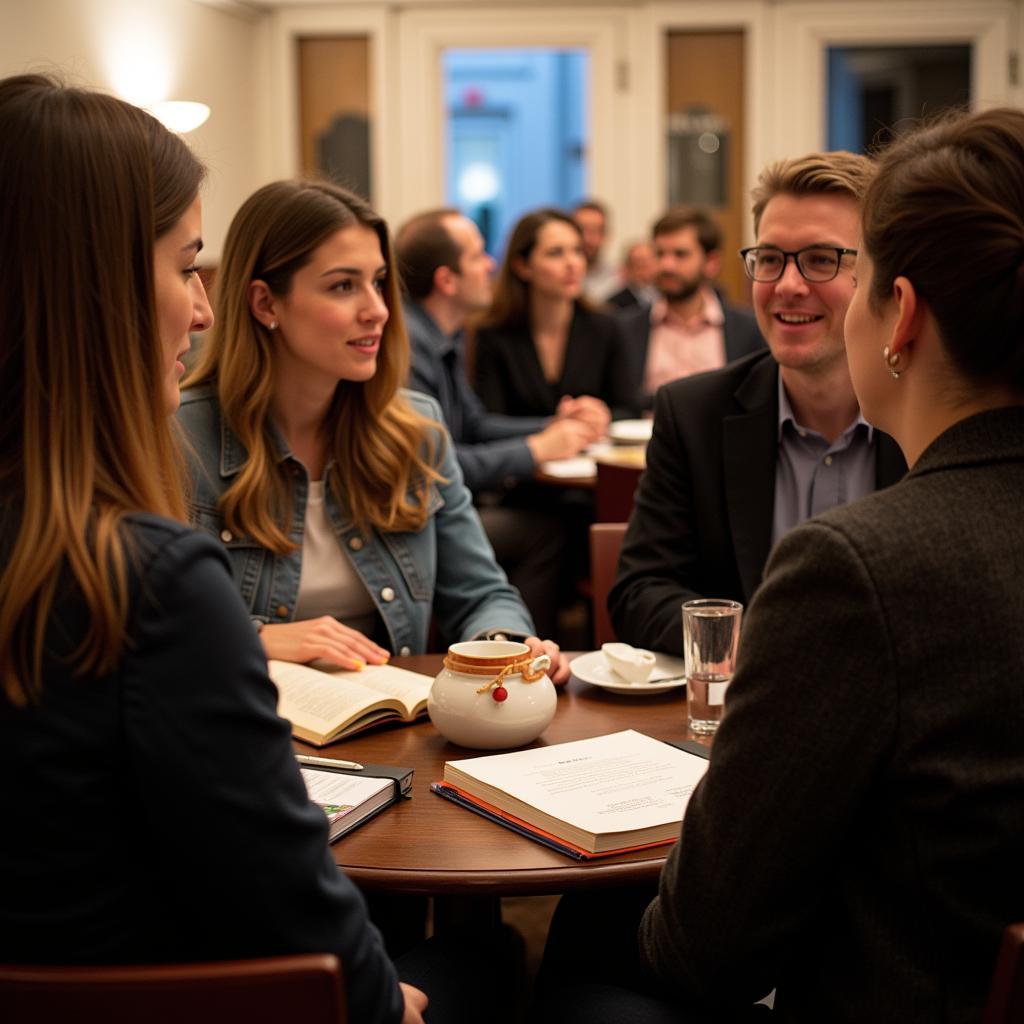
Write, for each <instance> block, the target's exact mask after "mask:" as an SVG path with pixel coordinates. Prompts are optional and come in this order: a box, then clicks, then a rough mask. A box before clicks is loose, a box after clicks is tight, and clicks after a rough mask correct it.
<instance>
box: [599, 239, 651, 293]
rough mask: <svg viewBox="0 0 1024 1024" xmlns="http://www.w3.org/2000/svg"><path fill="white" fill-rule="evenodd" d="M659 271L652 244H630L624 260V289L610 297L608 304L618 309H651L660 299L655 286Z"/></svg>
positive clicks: (622, 279)
mask: <svg viewBox="0 0 1024 1024" xmlns="http://www.w3.org/2000/svg"><path fill="white" fill-rule="evenodd" d="M657 269H658V264H657V262H656V261H655V258H654V249H653V248H652V247H651V243H650V242H648V241H646V240H643V241H639V242H632V243H630V244H629V245H628V246H627V247H626V253H625V256H624V257H623V260H622V274H621V278H620V281H621V283H622V287H621V288H620V289H619V290H618V291H617V292H612V294H611V295H609V296H608V298H607V300H606V302H607V304H608V305H609V306H614V307H615V308H616V309H628V308H629V307H631V306H646V307H647V308H648V309H650V308H651V306H653V305H654V303H655V302H656V301H657V299H658V289H657V288H655V286H654V277H655V274H656V273H657Z"/></svg>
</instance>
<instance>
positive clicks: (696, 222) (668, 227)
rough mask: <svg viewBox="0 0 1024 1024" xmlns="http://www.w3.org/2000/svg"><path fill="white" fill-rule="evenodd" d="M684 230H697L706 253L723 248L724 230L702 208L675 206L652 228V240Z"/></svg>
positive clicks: (698, 237)
mask: <svg viewBox="0 0 1024 1024" xmlns="http://www.w3.org/2000/svg"><path fill="white" fill-rule="evenodd" d="M683 228H695V229H696V231H697V241H698V242H700V247H701V248H702V249H703V250H704V252H705V253H709V252H715V251H716V250H718V249H721V248H722V229H721V228H720V227H719V226H718V222H717V221H716V220H715V219H714V217H712V216H711V214H710V213H708V211H707V210H705V209H704V208H703V207H701V206H684V205H679V206H673V207H671V208H670V209H668V210H667V211H666V212H665V213H663V214H662V215H661V216H660V217H659V218H658V219H657V220H656V221H655V222H654V227H652V228H651V238H657V237H658V236H659V235H670V234H674V233H675V232H676V231H682V230H683Z"/></svg>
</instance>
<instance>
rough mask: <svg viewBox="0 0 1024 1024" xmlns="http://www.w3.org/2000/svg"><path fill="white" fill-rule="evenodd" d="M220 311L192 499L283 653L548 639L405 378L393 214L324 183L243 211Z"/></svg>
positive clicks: (196, 397) (283, 192) (210, 349)
mask: <svg viewBox="0 0 1024 1024" xmlns="http://www.w3.org/2000/svg"><path fill="white" fill-rule="evenodd" d="M217 295H218V304H219V313H220V316H219V319H218V326H217V328H216V329H215V330H214V332H213V334H212V336H211V338H210V340H209V341H208V342H207V343H206V344H205V345H204V347H203V351H202V353H201V355H200V359H199V363H198V365H197V366H196V369H195V372H194V373H193V374H192V375H190V376H189V378H188V379H187V381H186V387H187V390H186V391H185V394H184V396H183V399H182V408H181V412H180V414H179V418H180V422H181V425H182V427H183V428H184V430H185V433H186V435H187V437H188V438H189V440H190V442H191V447H192V450H193V453H194V454H193V459H192V477H193V506H194V508H193V514H194V517H195V520H196V522H197V524H198V525H199V527H200V528H201V529H204V530H206V531H207V532H208V533H210V534H211V535H212V536H215V537H217V538H219V539H220V540H221V542H222V543H223V544H224V545H225V547H226V548H227V550H228V554H229V557H230V559H231V563H232V568H233V571H234V574H235V582H236V584H237V586H238V588H239V590H240V591H241V593H242V597H243V599H244V600H245V603H246V605H247V606H248V607H249V609H250V611H251V613H252V616H253V619H254V622H255V624H256V626H257V629H259V630H260V638H261V640H262V641H263V647H264V650H265V651H266V653H267V657H268V658H278V659H282V660H285V661H299V662H305V661H309V660H312V659H326V660H328V661H331V662H333V663H335V664H337V665H340V666H341V667H343V668H350V669H352V668H355V669H358V668H361V667H362V666H364V665H366V664H381V663H383V662H385V661H386V660H387V659H388V657H389V656H390V655H391V654H401V655H407V654H410V653H413V654H420V653H423V652H424V651H425V650H426V646H427V637H428V630H429V627H430V623H431V619H432V618H433V619H434V620H435V622H436V624H437V627H438V630H439V633H440V635H441V637H442V642H444V641H449V640H463V639H469V638H471V637H475V636H491V635H497V634H501V635H504V636H509V637H512V636H515V637H517V638H522V639H528V640H529V642H530V643H531V644H532V646H534V647H535V648H537V649H538V650H539V649H540V648H541V647H543V648H544V649H545V650H546V651H547V653H549V654H551V656H552V660H553V663H554V666H555V668H554V672H555V674H554V676H553V678H554V679H555V680H556V681H564V680H565V679H566V678H567V676H568V671H567V667H566V666H565V665H563V663H562V661H561V658H560V655H559V653H558V649H557V647H556V646H555V645H554V644H553V643H551V642H550V641H545V642H544V643H543V644H542V643H541V641H539V640H537V639H536V638H535V637H533V636H532V634H533V623H532V621H531V620H530V616H529V613H528V612H527V610H526V609H525V608H524V607H523V604H522V601H521V599H520V597H519V595H518V593H516V591H515V590H514V589H513V588H512V587H511V586H509V584H508V582H507V580H506V578H505V574H504V573H503V572H502V571H501V569H500V568H499V567H498V566H497V564H496V563H495V561H494V555H493V552H492V550H491V547H490V545H489V544H488V543H487V538H486V536H485V535H484V532H483V528H482V527H481V525H480V520H479V518H478V516H477V514H476V511H475V509H474V508H473V505H472V501H471V497H470V494H469V491H468V490H467V489H466V487H465V485H464V484H463V482H462V473H461V471H460V470H459V466H458V462H457V461H456V458H455V453H454V450H453V446H452V444H451V441H450V439H449V437H448V434H447V431H445V429H444V427H443V426H442V425H441V423H440V422H438V421H439V420H440V419H441V412H440V409H439V408H438V406H437V403H436V402H435V401H434V400H433V399H430V398H427V397H426V396H424V395H420V394H418V393H416V392H403V391H401V390H400V384H401V383H402V382H403V381H404V380H405V379H406V376H407V373H408V342H407V340H406V336H405V331H404V328H403V325H402V310H401V303H400V301H399V298H398V282H397V275H396V273H395V269H394V266H393V257H392V253H391V246H390V240H389V236H388V231H387V226H386V225H385V223H384V222H383V220H381V218H380V217H379V216H377V214H376V213H374V211H373V210H371V209H370V207H369V206H368V205H367V203H366V202H365V200H363V199H361V198H360V197H358V196H356V195H355V194H354V193H351V192H348V191H346V190H344V189H340V188H337V187H335V186H332V185H329V184H326V183H316V182H301V181H280V182H275V183H272V184H270V185H266V186H264V187H263V188H261V189H259V190H258V191H257V192H255V193H254V194H253V195H252V196H250V198H249V199H248V200H246V202H245V203H243V205H242V207H241V209H240V210H239V211H238V213H237V214H236V215H235V218H234V220H233V221H232V224H231V227H230V228H229V230H228V235H227V239H226V241H225V245H224V255H223V262H222V265H221V268H220V271H219V273H218V280H217Z"/></svg>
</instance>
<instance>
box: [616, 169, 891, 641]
mask: <svg viewBox="0 0 1024 1024" xmlns="http://www.w3.org/2000/svg"><path fill="white" fill-rule="evenodd" d="M873 168H874V165H873V163H872V161H871V160H869V159H868V158H867V157H864V156H858V155H855V154H853V153H842V152H836V153H812V154H809V155H808V156H805V157H801V158H798V159H789V160H782V161H779V162H777V163H774V164H770V165H769V166H768V167H766V168H765V170H764V171H763V172H762V173H761V176H760V179H759V181H758V185H757V187H756V188H755V190H754V208H753V209H754V231H755V234H756V237H757V245H756V246H755V247H754V248H752V249H749V250H747V251H746V253H745V255H744V266H745V267H746V269H747V273H748V274H749V275H750V276H751V278H752V279H753V282H754V283H753V301H754V310H755V312H756V314H757V322H758V325H759V326H760V328H761V332H762V334H763V335H764V337H765V338H766V339H767V341H768V347H769V350H770V351H768V352H764V353H754V354H753V355H749V356H746V357H745V358H743V359H740V360H739V361H737V362H735V363H731V364H730V365H728V366H726V367H724V368H723V369H721V370H715V371H712V372H710V373H704V374H698V375H697V376H694V377H686V378H684V379H682V380H677V381H674V382H673V383H671V384H668V385H666V386H665V387H663V388H661V390H660V391H659V392H658V394H657V398H656V400H655V406H654V431H653V435H652V438H651V441H650V443H649V444H648V446H647V470H646V472H645V474H644V476H643V478H642V479H641V481H640V486H639V487H638V489H637V495H636V504H635V507H634V510H633V515H632V517H631V519H630V523H629V529H628V530H627V532H626V538H625V542H624V544H623V549H622V555H621V558H620V561H619V571H618V576H617V578H616V581H615V585H614V586H613V587H612V589H611V591H610V593H609V595H608V608H609V612H610V614H611V618H612V622H613V624H614V626H615V629H616V632H617V633H618V635H619V638H620V639H622V640H624V641H626V642H627V643H632V644H636V645H637V646H641V647H646V648H650V649H653V650H659V651H669V652H671V653H674V654H682V651H683V637H682V629H681V626H680V618H679V606H680V605H681V604H682V602H684V601H688V600H691V599H693V598H697V597H724V598H731V599H733V600H736V601H740V602H743V603H749V601H750V599H751V598H752V597H753V595H754V592H755V591H756V590H757V587H758V585H759V584H760V582H761V575H762V573H763V570H764V565H765V561H766V560H767V558H768V553H769V551H770V550H771V548H772V547H773V546H774V545H775V544H776V543H777V542H778V541H779V540H780V538H781V537H782V536H783V535H784V534H785V533H787V532H788V531H789V530H790V529H792V528H793V527H794V526H796V525H798V524H799V523H802V522H803V521H804V520H805V519H808V518H809V517H810V516H812V515H816V514H817V513H818V512H823V511H825V510H826V509H828V508H832V507H834V506H836V505H841V504H844V503H845V502H848V501H852V500H854V499H855V498H859V497H862V496H863V495H865V494H870V493H871V492H872V491H873V490H875V489H876V488H878V487H885V486H887V485H888V484H891V483H895V481H897V480H898V479H899V478H900V477H901V476H902V475H903V473H904V472H905V470H906V463H905V462H904V460H903V456H902V455H901V454H900V452H899V450H898V449H897V447H896V445H895V444H894V443H893V441H892V439H891V438H889V437H887V436H886V435H885V434H883V433H882V432H881V431H880V430H878V429H877V428H876V427H874V426H872V425H870V424H869V423H868V422H867V421H866V420H865V419H864V417H863V416H862V415H861V413H860V409H859V407H858V405H857V396H856V395H855V394H854V391H853V385H852V384H851V383H850V372H849V369H848V367H847V365H846V346H845V342H844V339H843V317H844V316H845V315H846V307H847V306H848V305H849V304H850V299H851V298H852V297H853V290H854V276H853V260H854V257H855V255H856V251H857V246H858V245H859V241H860V221H859V205H860V201H861V199H862V198H863V195H864V192H865V190H866V189H867V186H868V184H869V183H870V181H871V176H872V173H873Z"/></svg>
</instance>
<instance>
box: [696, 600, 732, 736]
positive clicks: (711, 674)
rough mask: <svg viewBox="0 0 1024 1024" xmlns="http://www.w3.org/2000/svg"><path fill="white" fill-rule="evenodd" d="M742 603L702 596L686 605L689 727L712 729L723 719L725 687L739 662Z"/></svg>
mask: <svg viewBox="0 0 1024 1024" xmlns="http://www.w3.org/2000/svg"><path fill="white" fill-rule="evenodd" d="M742 615H743V605H741V604H740V603H739V602H738V601H726V600H724V599H719V598H702V599H701V600H699V601H687V602H686V603H685V604H684V605H683V653H684V655H685V657H686V714H687V717H688V718H689V721H690V728H691V729H692V730H693V731H694V732H696V733H701V734H703V735H708V734H710V733H713V732H714V731H715V730H716V729H717V728H718V723H719V722H720V721H721V720H722V708H723V706H724V704H725V691H726V687H728V685H729V681H730V680H731V679H732V673H733V669H734V668H735V666H736V650H737V648H738V646H739V640H740V618H741V617H742Z"/></svg>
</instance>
